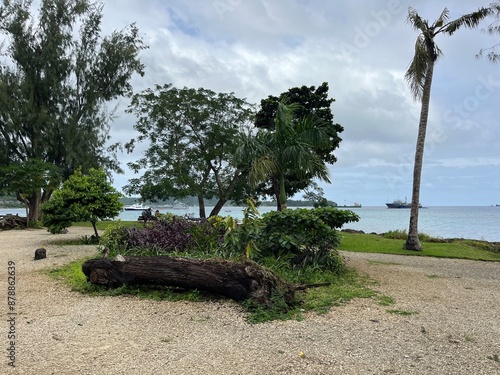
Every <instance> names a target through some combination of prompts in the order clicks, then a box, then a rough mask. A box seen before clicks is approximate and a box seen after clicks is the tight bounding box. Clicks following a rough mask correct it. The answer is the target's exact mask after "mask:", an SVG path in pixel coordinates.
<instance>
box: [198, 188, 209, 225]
mask: <svg viewBox="0 0 500 375" xmlns="http://www.w3.org/2000/svg"><path fill="white" fill-rule="evenodd" d="M197 196H198V215H199V216H200V218H202V219H205V218H206V217H207V216H206V214H205V200H204V199H203V195H201V194H198V195H197Z"/></svg>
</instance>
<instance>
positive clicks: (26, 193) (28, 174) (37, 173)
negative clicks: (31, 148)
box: [0, 159, 61, 226]
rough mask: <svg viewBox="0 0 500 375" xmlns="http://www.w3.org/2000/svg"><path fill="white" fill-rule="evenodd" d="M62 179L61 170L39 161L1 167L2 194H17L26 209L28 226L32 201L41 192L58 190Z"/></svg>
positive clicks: (34, 160) (0, 190)
mask: <svg viewBox="0 0 500 375" xmlns="http://www.w3.org/2000/svg"><path fill="white" fill-rule="evenodd" d="M60 179H61V176H60V169H59V168H57V167H56V166H54V165H53V164H49V163H44V162H42V161H40V160H37V159H30V160H27V161H26V162H23V163H20V164H10V165H7V166H1V165H0V192H3V193H9V194H10V193H12V194H16V198H17V200H18V201H20V202H22V203H23V204H24V206H25V207H26V216H27V218H28V226H29V223H30V221H29V215H28V210H29V207H30V203H31V201H30V200H31V199H33V197H37V198H38V194H40V192H41V191H48V190H51V189H56V188H57V187H58V186H59V181H60Z"/></svg>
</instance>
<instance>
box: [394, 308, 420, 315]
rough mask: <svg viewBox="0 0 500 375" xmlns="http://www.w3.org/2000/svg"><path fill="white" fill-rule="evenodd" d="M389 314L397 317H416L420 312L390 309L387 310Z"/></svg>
mask: <svg viewBox="0 0 500 375" xmlns="http://www.w3.org/2000/svg"><path fill="white" fill-rule="evenodd" d="M386 311H387V312H388V313H389V314H396V315H405V316H407V315H415V314H418V313H419V312H418V311H412V310H400V309H389V310H386Z"/></svg>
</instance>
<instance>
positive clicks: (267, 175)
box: [236, 102, 330, 210]
mask: <svg viewBox="0 0 500 375" xmlns="http://www.w3.org/2000/svg"><path fill="white" fill-rule="evenodd" d="M297 108H298V105H296V104H288V105H286V104H284V103H283V102H279V103H278V109H277V112H276V116H275V118H274V129H273V130H267V129H261V130H259V132H258V133H257V136H256V138H255V139H254V140H252V141H251V142H247V143H242V144H241V145H240V146H239V147H238V149H237V151H236V155H237V157H240V158H243V157H244V156H246V157H249V156H250V158H251V160H252V164H251V166H250V170H249V174H248V181H249V183H250V184H251V185H252V186H257V185H258V184H259V183H261V182H263V181H266V180H268V179H274V180H275V181H276V185H275V187H276V189H277V192H276V197H277V198H278V201H279V205H278V208H279V209H280V210H284V209H286V208H287V205H286V202H287V191H286V176H287V175H288V174H289V173H293V174H294V175H295V176H298V177H299V178H300V179H307V180H311V179H313V178H318V179H321V180H324V181H327V182H329V171H328V168H327V167H326V164H325V163H324V161H323V160H322V159H321V157H320V156H319V155H318V154H317V153H316V152H315V149H316V148H317V147H320V148H327V147H328V145H329V144H330V139H329V137H328V132H327V129H328V127H327V125H328V124H327V123H326V122H324V121H323V120H321V119H320V118H319V117H316V116H313V115H310V116H307V117H304V118H301V119H299V120H297V121H295V119H294V111H295V110H296V109H297Z"/></svg>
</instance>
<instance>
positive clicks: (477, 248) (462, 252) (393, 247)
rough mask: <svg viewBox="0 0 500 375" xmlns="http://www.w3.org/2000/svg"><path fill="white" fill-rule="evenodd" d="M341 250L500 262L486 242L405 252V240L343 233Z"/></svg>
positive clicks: (429, 246)
mask: <svg viewBox="0 0 500 375" xmlns="http://www.w3.org/2000/svg"><path fill="white" fill-rule="evenodd" d="M341 236H342V239H341V243H340V247H339V250H346V251H356V252H365V253H383V254H398V255H415V256H431V257H440V258H460V259H471V260H486V261H496V262H500V253H498V252H495V251H492V250H487V249H489V247H487V246H485V244H484V241H473V240H461V239H455V240H449V242H422V247H423V250H422V251H412V250H403V245H404V242H405V241H404V240H402V239H391V238H385V237H383V236H379V235H376V234H359V233H347V232H342V234H341Z"/></svg>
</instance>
